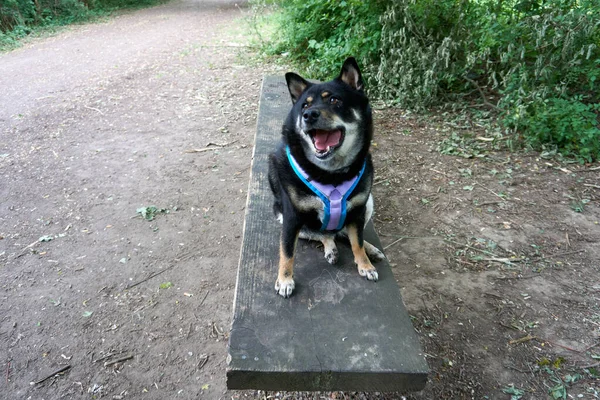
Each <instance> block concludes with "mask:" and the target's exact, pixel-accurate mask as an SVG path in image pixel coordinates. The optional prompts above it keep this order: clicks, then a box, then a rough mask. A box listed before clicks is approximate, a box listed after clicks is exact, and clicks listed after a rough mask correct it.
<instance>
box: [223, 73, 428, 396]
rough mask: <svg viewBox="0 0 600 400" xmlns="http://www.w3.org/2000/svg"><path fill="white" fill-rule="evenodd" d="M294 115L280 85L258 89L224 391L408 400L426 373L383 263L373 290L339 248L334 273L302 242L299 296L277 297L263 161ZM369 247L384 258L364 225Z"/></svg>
mask: <svg viewBox="0 0 600 400" xmlns="http://www.w3.org/2000/svg"><path fill="white" fill-rule="evenodd" d="M290 107H291V100H290V97H289V94H288V91H287V87H286V85H285V80H284V79H283V77H266V78H265V80H264V82H263V87H262V94H261V100H260V110H259V116H258V123H257V133H256V139H255V146H254V156H253V161H252V172H251V178H250V184H249V189H248V203H247V207H246V219H245V223H244V238H243V243H242V250H241V256H240V264H239V269H238V277H237V285H236V294H235V300H234V316H233V323H232V327H231V332H230V338H229V356H228V368H227V387H228V388H229V389H262V390H302V391H304V390H307V391H312V390H319V391H324V390H345V391H412V390H420V389H422V388H423V387H424V386H425V382H426V380H427V372H428V367H427V363H426V361H425V358H424V356H423V353H422V351H421V347H420V344H419V340H418V337H417V335H416V334H415V332H414V330H413V327H412V324H411V321H410V317H409V315H408V313H407V312H406V309H405V308H404V304H403V303H402V298H401V297H400V291H399V288H398V285H397V283H396V281H395V279H394V276H393V275H392V271H391V269H390V266H389V264H388V263H387V261H382V262H379V263H376V264H375V266H376V267H377V270H378V272H379V281H378V282H376V283H374V282H370V281H367V280H366V279H365V278H363V277H361V276H359V274H358V272H357V269H356V266H355V265H354V262H353V258H352V252H351V250H350V248H349V246H348V245H347V244H344V243H341V244H340V243H339V242H338V247H339V250H340V259H339V261H338V264H337V265H335V266H332V265H330V264H328V263H327V261H326V260H325V258H324V257H323V250H322V249H320V248H317V244H316V243H314V242H307V241H304V240H300V241H299V243H298V247H297V251H296V262H295V266H294V278H295V282H296V289H295V290H294V293H293V294H292V297H291V298H289V299H284V298H283V297H281V296H279V295H277V294H276V292H275V289H274V283H275V279H276V276H277V261H278V254H279V235H280V230H281V227H280V224H279V223H278V222H277V221H276V219H275V216H274V215H273V211H272V202H273V197H272V194H271V192H270V190H269V184H268V180H267V169H268V163H267V157H268V154H269V153H270V152H272V151H273V150H274V149H275V147H276V144H277V142H278V141H279V138H280V135H281V126H282V124H283V121H284V119H285V116H286V115H287V113H288V112H289V109H290ZM366 239H367V240H368V241H369V242H371V243H373V244H374V245H376V246H378V247H379V248H380V249H381V244H380V242H379V239H378V237H377V235H376V233H375V231H374V230H373V227H372V225H370V226H369V227H368V229H367V232H366Z"/></svg>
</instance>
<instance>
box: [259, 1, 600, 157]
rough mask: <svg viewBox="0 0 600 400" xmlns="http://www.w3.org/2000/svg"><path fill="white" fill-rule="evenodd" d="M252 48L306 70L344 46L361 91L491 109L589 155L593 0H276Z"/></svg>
mask: <svg viewBox="0 0 600 400" xmlns="http://www.w3.org/2000/svg"><path fill="white" fill-rule="evenodd" d="M255 4H260V5H263V6H264V5H265V4H266V5H269V4H271V5H273V4H274V5H275V6H276V7H277V8H278V11H277V12H276V13H275V15H276V18H277V19H278V34H277V35H276V36H275V40H273V41H271V42H269V43H267V44H266V45H265V46H264V47H263V48H264V49H265V52H266V53H269V54H274V55H277V54H280V55H281V54H284V55H286V56H287V58H289V59H290V60H291V61H293V62H294V63H296V65H297V66H298V67H299V69H300V71H302V72H305V73H307V74H309V76H311V77H313V78H316V79H328V78H330V77H331V76H334V75H335V74H336V73H337V72H338V68H339V65H340V63H341V62H342V60H343V59H344V58H345V57H347V56H350V55H353V56H355V57H356V58H357V59H358V60H359V63H360V64H361V67H362V69H363V72H364V74H365V76H366V79H367V83H368V87H369V88H370V89H369V90H370V93H369V94H370V95H371V96H373V97H375V98H379V99H382V100H385V101H387V102H391V103H394V104H397V105H399V106H401V107H405V108H410V109H414V110H424V109H427V108H430V107H432V106H440V105H442V106H444V105H445V106H451V107H454V108H456V105H457V104H459V103H468V104H470V105H471V106H475V107H478V108H483V109H487V110H489V111H492V112H494V113H495V115H496V118H497V120H498V122H499V123H500V124H501V126H502V127H503V129H504V131H505V137H507V138H508V140H510V142H511V143H513V144H514V143H520V144H521V145H527V146H530V147H532V148H534V149H542V148H546V149H547V148H552V147H554V148H555V149H556V150H557V152H559V153H561V154H562V155H565V156H572V157H575V158H577V159H578V160H579V161H581V162H585V161H587V162H590V161H594V160H597V159H598V158H599V157H600V145H599V143H600V123H599V114H600V95H598V93H599V91H598V78H599V76H600V48H599V46H600V2H599V1H598V0H505V1H502V2H498V1H495V0H462V1H459V0H419V1H417V0H369V1H356V0H345V1H333V0H326V1H323V0H277V1H271V2H265V0H262V1H261V0H256V1H255Z"/></svg>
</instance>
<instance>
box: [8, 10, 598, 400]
mask: <svg viewBox="0 0 600 400" xmlns="http://www.w3.org/2000/svg"><path fill="white" fill-rule="evenodd" d="M244 12H247V11H246V10H244V9H239V8H238V7H237V5H236V4H235V3H234V2H228V1H200V0H176V1H174V2H172V3H170V4H167V5H165V6H161V7H156V8H152V9H148V10H142V11H138V12H135V13H124V14H122V15H120V16H118V17H116V18H113V19H111V20H110V21H108V22H103V23H99V24H93V25H85V26H78V27H74V28H71V29H69V30H67V31H65V32H63V33H61V34H59V35H56V36H54V37H51V38H47V39H42V40H35V41H32V42H31V43H29V44H28V45H27V46H25V47H24V48H21V49H19V50H16V51H14V52H11V53H7V54H2V55H0V398H2V399H30V398H31V399H60V398H69V399H70V398H81V399H93V398H107V399H171V398H182V399H196V398H205V399H219V398H223V399H231V398H233V399H238V398H251V399H252V398H257V399H258V398H260V399H263V398H271V399H275V398H279V399H282V398H309V399H312V398H315V399H320V398H325V399H327V398H331V399H350V398H365V399H380V398H386V399H396V398H401V397H402V394H393V393H390V394H375V393H371V394H364V393H337V392H336V393H314V394H311V393H264V392H253V391H247V392H231V391H227V390H226V388H225V368H226V354H227V351H226V343H227V336H228V330H229V326H230V323H231V315H232V309H231V308H232V303H233V292H234V286H235V276H236V271H237V262H238V255H239V248H240V244H241V234H242V225H243V216H244V206H245V201H246V190H247V183H248V173H249V166H250V162H251V154H252V145H253V144H252V142H253V136H254V131H255V123H256V113H257V101H258V96H259V90H260V83H261V79H262V76H263V75H264V74H265V73H269V72H268V71H272V70H273V67H272V66H257V65H254V64H252V63H251V62H250V61H248V60H249V58H248V54H249V53H248V51H249V50H248V48H247V47H245V45H247V43H248V32H247V30H246V29H245V28H244V23H243V21H242V16H243V13H244ZM375 118H376V123H377V130H376V139H375V144H374V147H373V154H374V158H375V164H376V171H377V178H376V185H375V187H374V194H375V198H376V202H377V210H378V213H377V216H376V224H375V225H376V228H377V230H378V231H379V233H380V234H381V236H382V240H383V242H384V245H386V246H389V248H388V249H387V250H386V254H387V256H388V258H389V259H390V262H391V264H392V266H393V268H394V272H395V275H396V278H397V279H398V281H399V283H400V286H401V288H402V293H403V296H404V301H405V303H406V306H407V308H408V310H409V312H410V314H411V315H412V316H413V317H414V319H413V323H414V325H415V329H416V330H417V332H418V333H419V335H420V338H421V341H422V344H423V347H424V350H425V352H426V355H427V359H428V362H429V365H430V367H431V375H430V380H429V382H428V385H427V387H426V389H425V390H424V391H423V392H421V393H416V394H409V395H407V396H408V398H414V399H463V398H464V399H483V398H489V399H510V398H511V394H507V393H505V392H503V389H504V390H505V391H509V392H510V391H512V392H513V394H512V396H515V397H514V398H515V399H518V398H523V399H546V398H584V399H592V398H598V397H600V395H599V394H598V392H597V391H600V388H599V387H598V386H599V382H598V381H597V377H598V371H600V363H599V361H600V360H599V358H600V356H598V355H599V354H600V305H599V301H600V278H599V277H598V275H599V274H598V272H599V270H600V246H599V245H598V243H599V242H600V226H599V221H600V208H599V206H598V200H599V199H600V195H599V189H600V170H599V169H598V164H595V165H586V166H580V165H577V164H560V163H559V162H557V161H556V160H555V159H542V158H541V157H540V156H539V155H538V154H523V153H512V154H511V153H507V152H503V151H500V150H491V149H490V145H489V144H488V142H485V141H484V140H474V142H473V143H474V144H471V145H470V147H469V149H471V150H472V149H473V146H483V147H482V148H481V149H479V152H481V153H483V154H484V155H485V157H480V158H477V157H475V158H461V157H456V156H444V155H440V153H439V152H438V151H437V150H436V148H437V146H438V145H439V143H440V142H441V141H442V140H443V139H448V138H449V137H450V135H451V133H452V132H458V133H459V134H460V135H465V134H472V135H474V136H477V135H485V133H484V132H482V131H480V130H478V129H477V127H475V126H474V125H473V124H470V123H468V121H467V122H465V121H462V122H460V123H457V122H452V121H449V119H450V118H449V117H448V118H446V117H441V116H437V117H435V118H433V117H432V118H430V119H427V120H426V121H424V120H420V119H418V118H414V117H410V116H406V115H404V114H403V113H402V112H401V111H400V110H393V109H391V110H390V109H379V110H376V113H375ZM444 146H445V147H446V148H447V146H448V144H445V145H443V146H442V147H444ZM206 148H209V150H204V149H206ZM194 149H195V150H202V151H196V152H193V150H194ZM594 168H595V169H594ZM149 206H156V207H157V208H158V209H159V211H162V212H158V213H157V214H156V216H155V218H154V219H153V220H151V221H147V220H145V219H144V218H142V217H141V216H140V215H139V213H137V210H138V209H140V208H142V207H149ZM577 211H582V212H577ZM357 279H358V277H357ZM273 295H274V296H275V294H273ZM129 357H132V358H129ZM119 360H120V361H119ZM65 366H70V369H68V370H66V371H65V372H64V373H62V374H59V375H58V376H56V377H51V378H50V379H48V380H45V381H44V382H40V383H34V384H30V382H37V381H39V380H41V379H43V378H45V377H47V376H51V374H52V373H53V372H55V371H58V370H60V369H61V368H63V367H65ZM511 385H514V388H513V389H511ZM562 390H564V396H565V397H563V391H562ZM580 395H581V396H580ZM557 396H560V397H557Z"/></svg>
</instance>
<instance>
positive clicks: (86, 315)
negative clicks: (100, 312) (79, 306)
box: [82, 311, 94, 318]
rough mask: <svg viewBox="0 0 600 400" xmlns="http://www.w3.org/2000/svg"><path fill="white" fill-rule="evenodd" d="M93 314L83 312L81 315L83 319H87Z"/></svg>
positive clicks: (91, 312)
mask: <svg viewBox="0 0 600 400" xmlns="http://www.w3.org/2000/svg"><path fill="white" fill-rule="evenodd" d="M93 313H94V312H93V311H84V312H83V314H82V315H83V316H84V317H85V318H89V317H91V316H92V314H93Z"/></svg>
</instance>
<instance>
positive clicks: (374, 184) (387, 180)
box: [373, 179, 389, 186]
mask: <svg viewBox="0 0 600 400" xmlns="http://www.w3.org/2000/svg"><path fill="white" fill-rule="evenodd" d="M384 182H389V179H382V180H380V181H377V182H375V183H373V186H376V185H379V184H380V183H384Z"/></svg>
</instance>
